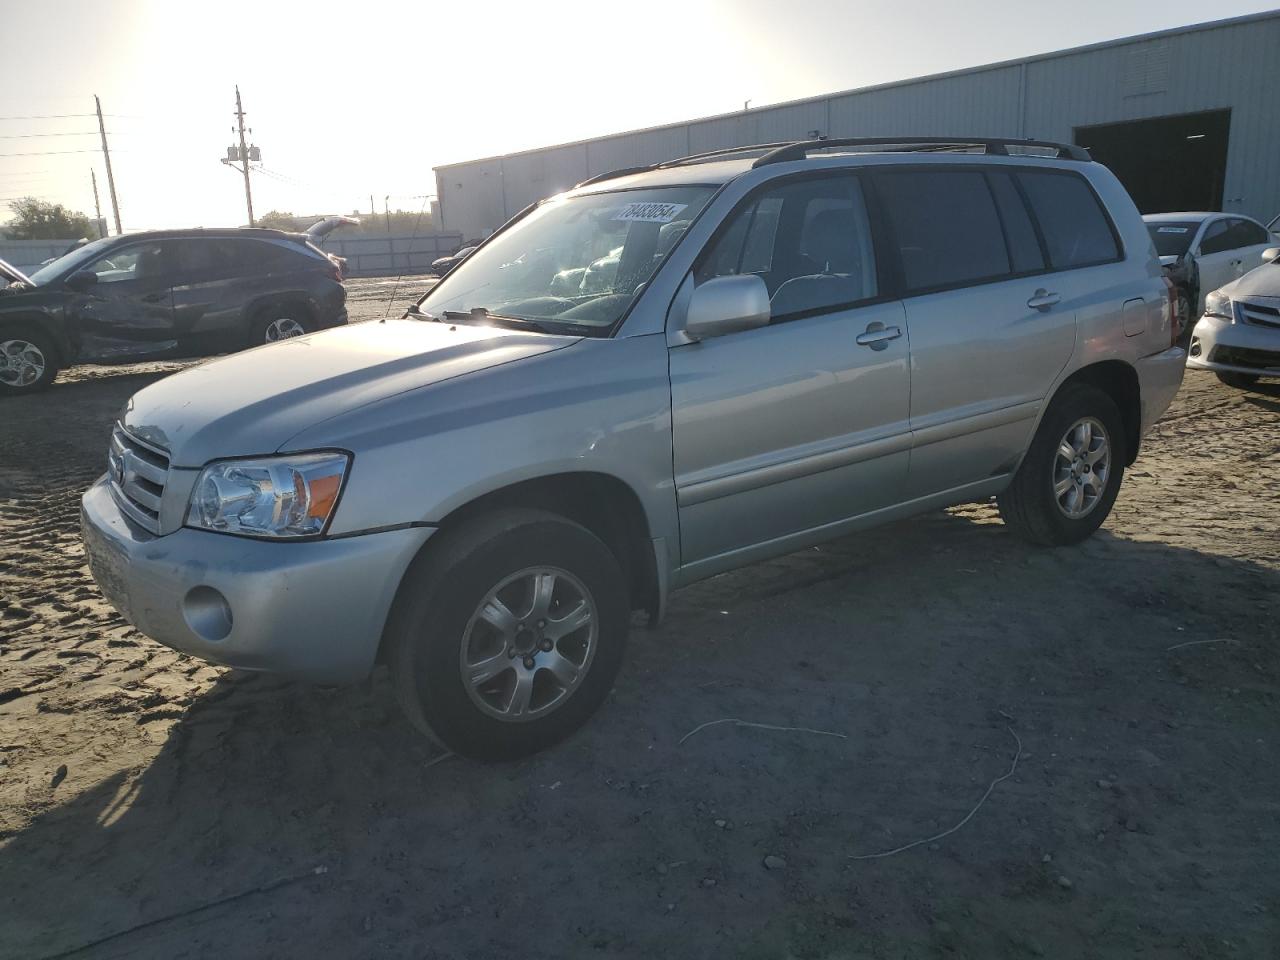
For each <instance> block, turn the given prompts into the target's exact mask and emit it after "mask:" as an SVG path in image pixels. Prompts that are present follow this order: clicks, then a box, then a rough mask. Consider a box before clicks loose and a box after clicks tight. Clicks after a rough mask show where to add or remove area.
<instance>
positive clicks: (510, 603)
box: [458, 566, 599, 723]
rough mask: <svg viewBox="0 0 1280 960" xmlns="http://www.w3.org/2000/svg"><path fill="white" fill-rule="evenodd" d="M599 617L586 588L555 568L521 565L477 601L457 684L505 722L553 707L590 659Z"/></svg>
mask: <svg viewBox="0 0 1280 960" xmlns="http://www.w3.org/2000/svg"><path fill="white" fill-rule="evenodd" d="M598 636H599V617H598V615H597V611H596V605H595V601H594V599H593V598H592V596H591V593H590V591H589V590H587V588H586V586H585V585H584V584H583V583H582V581H581V580H579V579H578V578H577V577H575V576H574V575H573V574H571V573H569V572H568V571H567V570H561V569H559V568H558V567H545V566H540V567H527V568H525V569H524V570H521V571H519V572H517V573H514V574H512V575H511V576H509V577H507V578H506V579H504V580H503V581H502V582H501V583H499V584H498V585H497V586H495V587H494V588H493V589H492V590H490V591H489V592H488V593H487V594H485V596H484V599H483V600H481V601H480V604H479V606H477V607H476V610H475V612H474V613H473V614H472V615H471V619H470V621H468V623H467V628H466V631H465V632H464V633H463V636H462V648H461V653H460V656H459V661H458V665H459V669H460V670H461V673H462V682H463V686H464V687H465V688H466V691H467V696H469V697H470V698H471V702H472V703H474V704H475V705H476V706H477V707H478V708H479V709H480V710H481V711H482V712H484V713H485V714H487V715H489V716H491V717H494V718H495V719H497V720H502V721H505V722H508V723H524V722H528V721H530V720H538V719H541V718H542V717H545V716H547V715H548V714H550V713H552V712H553V711H555V710H557V709H559V708H560V707H561V706H563V705H564V703H565V702H566V701H567V700H568V699H569V697H570V696H571V695H572V694H573V693H574V691H576V690H577V689H578V688H579V687H580V686H581V685H582V681H583V679H584V678H585V677H586V675H587V672H588V671H589V670H590V668H591V662H592V660H593V659H594V658H595V653H596V646H597V638H598Z"/></svg>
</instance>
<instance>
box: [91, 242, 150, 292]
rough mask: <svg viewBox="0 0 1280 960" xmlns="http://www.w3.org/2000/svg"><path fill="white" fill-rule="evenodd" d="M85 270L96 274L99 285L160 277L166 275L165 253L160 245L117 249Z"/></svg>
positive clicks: (140, 244)
mask: <svg viewBox="0 0 1280 960" xmlns="http://www.w3.org/2000/svg"><path fill="white" fill-rule="evenodd" d="M85 269H87V270H90V271H92V272H93V273H96V274H97V275H98V282H99V283H119V282H120V281H122V280H143V279H150V278H154V277H159V276H161V275H162V274H164V273H165V265H164V251H163V250H162V249H161V246H160V244H159V243H139V244H134V245H133V246H129V247H117V248H116V249H115V250H113V251H112V252H111V253H109V254H107V255H106V256H105V257H100V258H99V259H97V260H95V261H94V262H93V263H91V264H89V266H88V267H86V268H85Z"/></svg>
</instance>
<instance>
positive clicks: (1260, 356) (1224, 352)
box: [1209, 346, 1280, 370]
mask: <svg viewBox="0 0 1280 960" xmlns="http://www.w3.org/2000/svg"><path fill="white" fill-rule="evenodd" d="M1209 359H1210V360H1211V361H1212V362H1214V363H1224V364H1226V365H1227V366H1229V367H1248V368H1250V369H1252V370H1280V353H1277V352H1275V351H1273V350H1249V349H1246V348H1245V347H1225V346H1224V347H1214V349H1213V356H1212V357H1210V358H1209Z"/></svg>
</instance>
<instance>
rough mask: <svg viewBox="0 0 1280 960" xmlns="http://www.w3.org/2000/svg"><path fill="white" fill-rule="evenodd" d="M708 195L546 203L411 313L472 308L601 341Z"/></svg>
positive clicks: (626, 194) (701, 190)
mask: <svg viewBox="0 0 1280 960" xmlns="http://www.w3.org/2000/svg"><path fill="white" fill-rule="evenodd" d="M714 192H715V188H714V187H708V186H692V187H662V188H654V189H649V190H620V191H617V192H615V193H596V194H589V195H587V196H580V197H572V198H569V199H563V200H550V201H548V202H546V203H544V204H542V205H541V206H540V207H538V208H537V209H536V210H534V211H533V212H532V213H530V214H529V215H528V216H526V217H525V218H524V219H523V220H520V221H519V222H518V223H516V224H515V225H513V226H512V227H510V228H509V229H507V230H505V231H503V232H502V233H501V234H499V235H498V236H497V237H495V238H494V239H493V240H491V241H490V242H489V243H487V244H485V245H484V246H483V247H481V248H480V249H478V250H477V251H476V252H475V253H473V254H472V255H471V256H470V257H468V258H467V259H466V260H463V261H462V263H460V264H459V265H458V266H457V267H455V268H454V269H453V271H452V272H451V273H450V274H449V275H448V276H447V277H446V278H445V279H444V280H443V281H441V282H440V284H439V285H438V286H436V287H435V288H433V289H432V291H431V292H430V293H428V294H427V296H426V297H425V299H423V300H422V301H421V303H420V304H419V308H420V310H421V311H422V312H423V313H427V314H430V315H431V316H432V317H435V318H437V319H439V318H444V319H448V320H450V321H456V320H459V319H464V320H465V319H467V318H466V317H462V316H459V315H461V314H470V312H471V311H472V310H475V311H476V313H475V314H474V315H473V316H475V318H476V320H477V321H478V322H488V318H486V317H485V316H484V313H485V312H486V311H487V313H488V314H494V315H497V316H498V318H501V317H510V318H515V319H518V320H532V321H536V322H537V324H538V325H539V326H540V327H543V328H546V329H548V330H550V331H551V332H554V333H562V332H574V333H586V334H593V335H597V336H603V335H606V334H607V333H608V332H609V331H610V330H611V329H612V327H613V326H614V324H616V323H617V322H618V320H619V319H620V318H621V317H622V315H623V314H624V313H625V312H626V310H627V308H628V307H629V306H630V305H631V302H632V300H634V299H635V297H636V295H637V294H638V293H639V292H640V290H641V288H642V287H643V286H644V285H645V284H646V283H647V282H648V281H649V278H650V277H652V276H653V273H654V271H655V270H656V269H657V268H658V265H659V264H660V263H661V262H662V260H663V258H664V257H665V256H666V255H667V253H669V252H670V251H671V249H672V247H674V246H675V245H676V243H677V241H679V239H680V237H681V236H683V235H684V232H685V230H686V229H688V227H689V224H690V223H691V222H692V221H693V218H694V217H696V216H697V215H698V213H699V212H700V211H701V210H702V208H703V207H704V206H705V205H706V203H707V201H708V200H709V199H711V195H712V194H713V193H714ZM479 308H484V310H483V311H481V310H480V309H479ZM446 311H447V312H448V316H447V317H446V316H445V314H446ZM496 322H501V320H500V319H498V320H497V321H496Z"/></svg>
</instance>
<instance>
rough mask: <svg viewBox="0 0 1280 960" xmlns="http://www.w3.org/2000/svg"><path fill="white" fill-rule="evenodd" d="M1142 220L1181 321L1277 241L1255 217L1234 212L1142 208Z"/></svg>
mask: <svg viewBox="0 0 1280 960" xmlns="http://www.w3.org/2000/svg"><path fill="white" fill-rule="evenodd" d="M1142 219H1143V221H1145V223H1146V224H1147V232H1148V233H1149V234H1151V240H1152V242H1153V243H1155V246H1156V253H1157V254H1158V255H1159V257H1160V265H1161V266H1162V267H1164V268H1165V272H1166V273H1167V274H1168V276H1169V279H1170V280H1172V281H1173V285H1174V287H1175V288H1176V290H1177V293H1178V295H1179V302H1178V312H1179V319H1180V320H1182V321H1183V322H1184V323H1189V322H1191V321H1192V320H1194V318H1195V317H1198V316H1200V314H1201V313H1203V312H1204V299H1205V296H1206V295H1207V294H1208V293H1209V292H1210V291H1212V290H1217V289H1218V288H1219V287H1221V286H1223V285H1225V284H1228V283H1230V282H1231V281H1232V280H1235V279H1236V278H1237V277H1242V276H1244V274H1246V273H1248V272H1249V271H1250V270H1252V269H1253V268H1254V267H1255V266H1257V264H1258V258H1259V257H1260V256H1261V255H1262V251H1263V250H1266V249H1267V248H1268V247H1273V246H1276V245H1277V244H1278V243H1280V238H1278V237H1275V236H1273V235H1272V234H1271V233H1269V232H1268V231H1267V228H1266V227H1264V226H1263V225H1262V224H1261V223H1259V222H1258V221H1257V220H1255V219H1253V218H1252V217H1246V216H1242V215H1241V214H1238V213H1206V212H1192V213H1148V214H1145V215H1144V216H1143V218H1142ZM1278 219H1280V218H1278ZM1275 222H1276V221H1272V223H1273V224H1274V223H1275Z"/></svg>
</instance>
